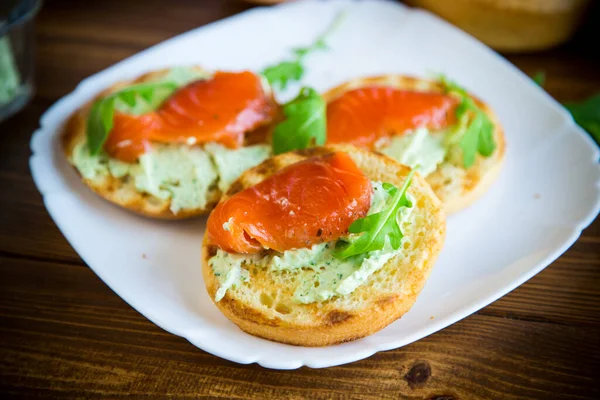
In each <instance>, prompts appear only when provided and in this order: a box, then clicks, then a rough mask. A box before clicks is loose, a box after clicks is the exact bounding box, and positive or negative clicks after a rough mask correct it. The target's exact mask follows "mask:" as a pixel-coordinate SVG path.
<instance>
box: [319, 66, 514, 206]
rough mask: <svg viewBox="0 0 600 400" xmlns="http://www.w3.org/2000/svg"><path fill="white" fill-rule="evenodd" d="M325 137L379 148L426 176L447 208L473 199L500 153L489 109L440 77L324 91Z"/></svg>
mask: <svg viewBox="0 0 600 400" xmlns="http://www.w3.org/2000/svg"><path fill="white" fill-rule="evenodd" d="M323 97H324V99H325V101H326V102H327V144H336V143H351V144H354V145H356V146H360V147H364V148H367V149H370V150H374V151H378V152H381V153H383V154H385V155H387V156H389V157H391V158H393V159H395V160H396V161H398V162H400V163H402V164H406V165H408V166H411V167H414V168H416V169H417V170H418V171H419V172H420V173H421V175H423V176H424V177H426V179H427V181H428V182H429V184H430V185H431V187H432V188H433V191H434V192H435V193H436V195H437V196H438V197H439V198H440V200H441V201H442V202H443V203H444V206H445V208H446V211H447V212H448V213H454V212H457V211H459V210H461V209H463V208H465V207H467V206H468V205H470V204H471V203H473V202H474V201H475V200H476V199H477V198H479V197H480V196H481V195H482V194H483V193H484V192H485V191H486V190H487V189H488V188H489V186H490V184H491V183H492V182H493V181H494V179H495V178H496V176H497V175H498V172H499V171H500V169H501V166H502V162H503V159H504V148H505V144H504V135H503V131H502V126H501V125H500V123H499V121H498V119H497V117H496V116H495V114H494V113H493V111H492V109H491V108H490V107H489V106H488V105H487V104H485V103H484V102H483V101H481V100H479V99H478V98H476V97H474V96H473V95H471V94H470V93H467V92H466V91H465V90H464V89H463V88H461V87H460V86H458V85H457V84H455V83H453V82H450V81H448V80H446V79H444V78H441V79H439V80H438V81H432V80H425V79H418V78H412V77H407V76H403V75H384V76H376V77H370V78H357V79H354V80H351V81H349V82H346V83H344V84H342V85H340V86H337V87H335V88H333V89H331V90H329V91H327V92H326V93H325V94H324V95H323Z"/></svg>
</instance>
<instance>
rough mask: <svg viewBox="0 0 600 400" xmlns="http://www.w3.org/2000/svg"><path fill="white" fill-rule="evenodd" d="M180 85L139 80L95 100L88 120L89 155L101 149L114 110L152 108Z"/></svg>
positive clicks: (126, 110)
mask: <svg viewBox="0 0 600 400" xmlns="http://www.w3.org/2000/svg"><path fill="white" fill-rule="evenodd" d="M178 86H179V85H177V84H176V83H175V82H170V81H167V82H156V83H142V84H139V85H132V86H129V87H126V88H124V89H122V90H120V91H118V92H115V93H113V94H111V95H109V96H106V97H104V98H102V99H100V100H97V101H96V102H95V103H94V104H93V105H92V109H91V111H90V115H89V117H88V121H87V140H88V147H89V149H90V155H92V156H93V155H96V154H98V152H99V151H100V150H101V149H102V146H103V145H104V142H105V141H106V139H107V138H108V134H109V133H110V131H111V129H112V127H113V118H114V115H115V109H116V110H118V111H120V112H123V113H129V114H134V115H139V114H144V113H148V112H151V111H153V110H155V109H156V108H157V107H158V106H159V105H160V104H161V103H162V102H163V101H164V100H165V99H166V98H167V97H169V96H170V95H171V94H172V93H173V92H174V91H175V90H177V88H178Z"/></svg>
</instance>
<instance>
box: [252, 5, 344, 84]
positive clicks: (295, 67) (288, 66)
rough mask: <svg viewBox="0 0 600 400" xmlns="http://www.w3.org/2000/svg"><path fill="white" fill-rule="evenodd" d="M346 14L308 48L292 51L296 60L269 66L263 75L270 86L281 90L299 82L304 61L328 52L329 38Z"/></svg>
mask: <svg viewBox="0 0 600 400" xmlns="http://www.w3.org/2000/svg"><path fill="white" fill-rule="evenodd" d="M345 15H346V13H345V12H343V11H342V12H340V13H339V14H338V15H337V16H336V17H335V19H334V20H333V22H332V23H331V24H330V25H329V27H327V29H326V30H325V32H323V33H322V34H321V35H320V36H319V37H317V39H316V40H315V42H314V43H313V44H311V45H309V46H307V47H299V48H296V49H293V50H292V53H293V54H294V58H293V59H291V60H286V61H282V62H280V63H278V64H275V65H271V66H268V67H267V68H265V69H264V70H263V71H262V75H263V76H264V77H265V78H266V79H267V81H269V84H270V85H271V86H273V87H274V88H277V89H279V90H284V89H285V88H287V86H288V83H289V82H293V81H299V80H300V79H302V77H303V76H304V72H305V68H304V65H303V61H304V59H305V58H306V56H308V55H309V54H311V53H313V52H315V51H318V50H326V49H328V46H327V38H328V37H329V36H330V35H331V34H332V33H333V32H334V31H335V29H337V27H338V26H339V25H340V23H341V22H342V20H343V19H344V17H345Z"/></svg>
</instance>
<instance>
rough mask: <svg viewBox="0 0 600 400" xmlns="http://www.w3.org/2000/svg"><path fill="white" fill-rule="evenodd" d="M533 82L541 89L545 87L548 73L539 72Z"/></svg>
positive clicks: (534, 76)
mask: <svg viewBox="0 0 600 400" xmlns="http://www.w3.org/2000/svg"><path fill="white" fill-rule="evenodd" d="M531 79H533V81H534V82H535V83H537V84H538V85H539V86H540V87H544V83H545V82H546V72H544V71H541V70H540V71H537V72H536V73H535V75H533V78H531Z"/></svg>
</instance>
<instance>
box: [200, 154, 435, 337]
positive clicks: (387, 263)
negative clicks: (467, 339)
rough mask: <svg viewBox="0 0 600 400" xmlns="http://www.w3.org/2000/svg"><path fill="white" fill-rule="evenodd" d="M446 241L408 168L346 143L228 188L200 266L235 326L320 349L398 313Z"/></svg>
mask: <svg viewBox="0 0 600 400" xmlns="http://www.w3.org/2000/svg"><path fill="white" fill-rule="evenodd" d="M444 237H445V212H444V209H443V205H442V203H441V202H440V200H439V199H438V198H437V197H436V196H435V194H434V193H433V191H432V190H431V188H430V186H429V184H428V183H427V182H426V181H425V179H423V178H422V177H421V176H420V175H419V174H418V173H414V171H412V170H411V169H410V168H409V167H407V166H405V165H401V164H399V163H397V162H396V161H394V160H392V159H391V158H388V157H386V156H384V155H381V154H378V153H375V152H371V151H368V150H364V149H359V148H356V147H354V146H352V145H335V146H327V147H313V148H309V149H304V150H296V151H291V152H288V153H284V154H280V155H276V156H273V157H271V158H269V159H267V160H266V161H264V162H262V163H261V164H259V165H258V166H256V167H253V168H251V169H249V170H248V171H246V172H244V173H243V174H242V175H241V176H240V177H239V178H238V179H237V180H236V181H235V182H234V183H233V184H232V185H231V186H230V187H229V189H228V191H227V193H226V194H225V195H224V196H223V197H222V198H221V200H220V202H219V203H218V204H217V206H216V207H215V209H214V210H213V211H212V212H211V214H210V215H209V217H208V221H207V229H206V234H205V236H204V240H203V243H202V271H203V276H204V282H205V285H206V288H207V291H208V293H209V295H210V297H211V298H212V299H213V301H214V303H215V304H216V305H217V307H218V308H219V309H220V310H221V312H222V313H223V314H224V315H225V316H226V317H227V318H229V319H230V320H231V321H233V322H234V323H235V324H237V325H238V326H239V327H240V328H241V329H242V330H243V331H245V332H247V333H250V334H252V335H255V336H259V337H262V338H265V339H268V340H273V341H277V342H282V343H288V344H293V345H301V346H327V345H332V344H337V343H342V342H347V341H351V340H355V339H358V338H361V337H364V336H367V335H370V334H372V333H374V332H376V331H378V330H380V329H382V328H384V327H385V326H387V325H388V324H390V323H391V322H393V321H394V320H396V319H398V318H400V317H401V316H402V315H404V314H405V313H406V312H407V311H408V310H409V309H410V308H411V306H412V304H413V303H414V302H415V299H416V297H417V295H418V294H419V292H420V291H421V289H422V288H423V286H424V284H425V281H426V279H427V277H428V275H429V273H430V271H431V269H432V267H433V264H434V263H435V260H436V258H437V256H438V254H439V252H440V250H441V248H442V245H443V242H444Z"/></svg>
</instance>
